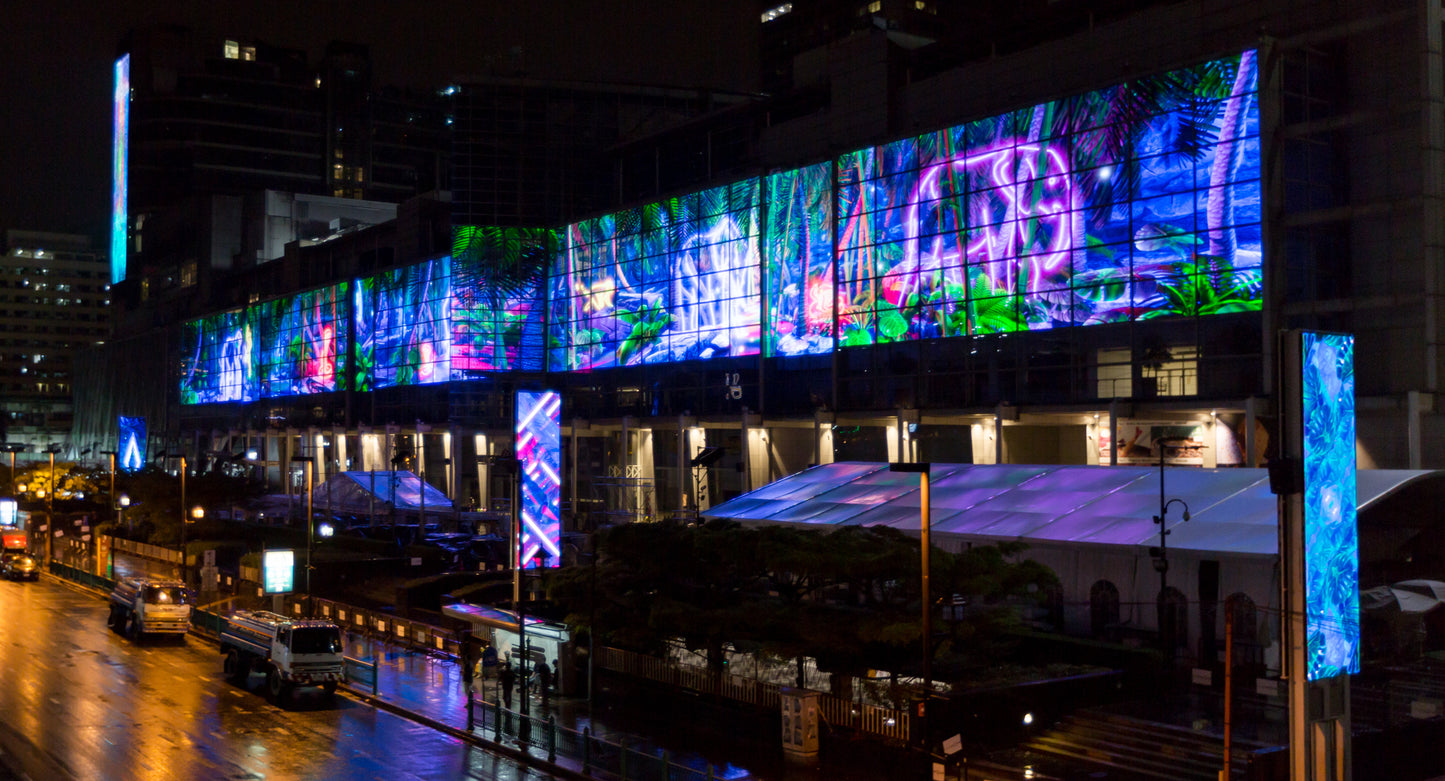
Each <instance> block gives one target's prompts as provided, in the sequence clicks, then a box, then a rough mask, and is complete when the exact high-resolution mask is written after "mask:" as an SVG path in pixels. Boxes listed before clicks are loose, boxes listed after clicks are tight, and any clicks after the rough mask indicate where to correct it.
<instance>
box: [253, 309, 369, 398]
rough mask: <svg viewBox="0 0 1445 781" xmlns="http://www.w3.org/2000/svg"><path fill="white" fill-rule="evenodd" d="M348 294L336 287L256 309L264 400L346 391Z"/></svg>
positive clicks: (258, 364)
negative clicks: (265, 398)
mask: <svg viewBox="0 0 1445 781" xmlns="http://www.w3.org/2000/svg"><path fill="white" fill-rule="evenodd" d="M346 289H347V286H346V285H344V284H342V285H332V286H331V287H324V288H320V289H317V290H309V291H306V292H304V293H297V294H295V295H290V296H283V297H281V298H277V299H272V300H270V301H265V302H262V303H261V304H258V305H257V306H256V307H255V310H256V321H257V331H258V333H259V339H258V350H257V359H256V376H257V380H258V381H259V383H260V391H261V395H262V396H265V397H267V398H275V397H278V396H297V395H303V394H308V393H329V392H331V391H338V390H346V378H347V371H346V368H347V360H346V355H347V350H346V346H347V343H346V329H347V303H348V302H347V298H346Z"/></svg>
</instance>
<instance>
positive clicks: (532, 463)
mask: <svg viewBox="0 0 1445 781" xmlns="http://www.w3.org/2000/svg"><path fill="white" fill-rule="evenodd" d="M561 421H562V397H561V395H559V394H557V393H556V392H554V391H545V392H541V393H534V392H531V391H518V392H517V461H518V462H519V467H520V469H521V472H522V486H521V491H522V507H521V521H522V544H521V557H522V567H523V568H531V567H536V566H539V565H542V566H548V567H556V566H559V565H560V564H561V558H562V547H561V545H562V536H561V532H562V526H561V522H560V520H559V519H560V509H561V497H562V478H561V476H560V472H559V465H560V463H561V460H562V446H561V441H562V423H561Z"/></svg>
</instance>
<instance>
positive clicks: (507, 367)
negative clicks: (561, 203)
mask: <svg viewBox="0 0 1445 781" xmlns="http://www.w3.org/2000/svg"><path fill="white" fill-rule="evenodd" d="M452 233H453V237H452V258H453V261H452V274H453V283H454V290H455V293H454V295H453V297H452V379H454V380H469V379H476V378H478V377H481V376H483V375H485V374H486V373H488V372H497V371H530V372H537V371H542V368H543V361H544V360H545V358H546V355H545V352H544V347H543V345H544V341H543V340H544V339H545V337H546V329H545V327H544V321H545V315H546V312H545V307H544V304H543V301H542V291H543V286H544V282H545V277H546V271H547V265H548V264H549V263H550V261H551V258H552V257H553V255H555V254H556V248H557V245H558V235H557V232H556V231H553V230H550V229H544V228H495V227H475V226H460V227H457V228H454V229H453V231H452Z"/></svg>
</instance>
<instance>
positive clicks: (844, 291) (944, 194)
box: [836, 52, 1262, 346]
mask: <svg viewBox="0 0 1445 781" xmlns="http://www.w3.org/2000/svg"><path fill="white" fill-rule="evenodd" d="M1257 80H1258V79H1257V68H1256V65H1255V57H1254V53H1253V52H1245V53H1243V54H1242V55H1240V56H1237V57H1231V58H1227V59H1221V60H1216V61H1213V62H1208V63H1204V64H1202V65H1199V66H1196V67H1193V68H1188V69H1185V70H1178V71H1172V72H1170V73H1166V74H1162V75H1159V76H1154V77H1149V78H1145V79H1139V80H1135V81H1131V82H1127V83H1124V84H1121V85H1118V86H1116V87H1111V88H1109V89H1104V90H1099V91H1096V92H1088V93H1085V94H1082V95H1078V96H1075V97H1072V98H1066V99H1063V100H1058V101H1052V102H1049V103H1041V104H1038V105H1036V106H1033V107H1030V108H1026V109H1021V110H1019V111H1014V112H1011V113H1008V114H1000V115H998V116H994V117H989V118H987V119H981V120H978V121H975V122H969V123H967V124H963V125H958V126H956V127H952V128H948V129H946V130H941V131H938V132H934V133H925V134H923V135H920V136H916V137H913V138H905V139H901V140H899V141H895V142H893V143H889V144H884V145H881V146H877V147H868V148H865V149H860V150H857V151H855V152H851V153H849V154H846V155H843V156H842V157H840V158H839V159H838V170H837V221H838V224H837V252H836V258H837V266H836V268H837V284H838V312H837V317H838V329H839V341H840V344H842V345H844V346H848V345H858V344H872V343H876V342H894V341H904V340H913V339H925V338H932V337H947V336H967V335H974V334H988V333H1000V332H1011V331H1022V330H1037V329H1047V328H1056V327H1060V326H1069V325H1093V324H1097V323H1113V322H1121V321H1127V320H1142V319H1148V318H1153V317H1165V316H1177V315H1207V314H1214V313H1219V312H1238V311H1251V310H1258V309H1259V307H1260V301H1261V297H1260V293H1261V281H1262V276H1261V242H1260V163H1259V161H1260V155H1259V102H1258V100H1256V96H1255V90H1256V82H1257Z"/></svg>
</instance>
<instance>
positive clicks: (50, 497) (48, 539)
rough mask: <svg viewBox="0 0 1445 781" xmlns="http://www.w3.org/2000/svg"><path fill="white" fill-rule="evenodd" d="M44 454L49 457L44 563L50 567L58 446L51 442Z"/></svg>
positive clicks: (53, 536) (53, 534)
mask: <svg viewBox="0 0 1445 781" xmlns="http://www.w3.org/2000/svg"><path fill="white" fill-rule="evenodd" d="M45 452H46V453H47V454H48V455H49V456H50V490H49V491H48V492H46V494H45V561H46V566H50V565H49V562H50V560H51V558H52V557H53V556H54V548H53V546H52V543H53V541H54V540H55V454H56V453H58V452H60V445H59V444H58V443H55V442H51V443H50V444H49V445H46V446H45Z"/></svg>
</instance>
